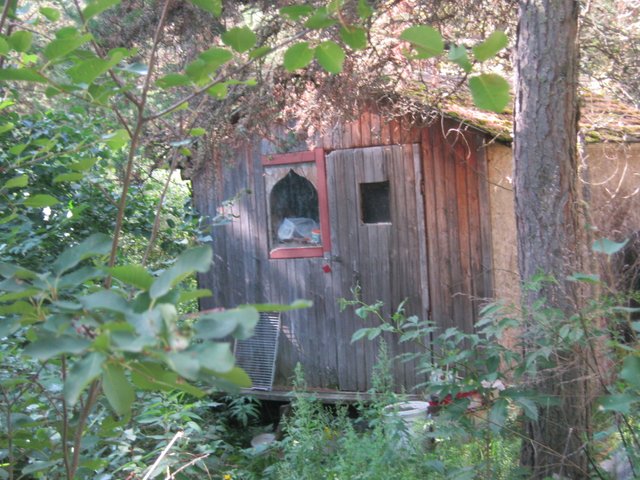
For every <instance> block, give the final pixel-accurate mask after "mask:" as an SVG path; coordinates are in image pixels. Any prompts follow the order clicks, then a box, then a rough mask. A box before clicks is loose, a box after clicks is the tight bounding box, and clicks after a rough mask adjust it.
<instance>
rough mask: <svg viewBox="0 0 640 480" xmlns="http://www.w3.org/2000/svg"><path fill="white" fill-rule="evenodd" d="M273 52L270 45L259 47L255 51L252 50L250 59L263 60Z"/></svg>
mask: <svg viewBox="0 0 640 480" xmlns="http://www.w3.org/2000/svg"><path fill="white" fill-rule="evenodd" d="M272 50H273V49H272V48H271V47H270V46H268V45H264V46H262V47H258V48H256V49H255V50H252V51H251V52H249V58H262V57H264V56H265V55H267V54H268V53H269V52H271V51H272Z"/></svg>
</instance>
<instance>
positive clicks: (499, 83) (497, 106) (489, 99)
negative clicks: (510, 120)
mask: <svg viewBox="0 0 640 480" xmlns="http://www.w3.org/2000/svg"><path fill="white" fill-rule="evenodd" d="M469 88H470V89H471V95H472V96H473V103H474V104H475V105H476V106H477V107H478V108H483V109H485V110H490V111H492V112H496V113H500V112H502V111H503V110H504V109H505V107H506V106H507V105H508V104H509V100H510V95H509V83H508V82H507V81H506V80H505V79H504V78H502V77H501V76H500V75H497V74H495V73H483V74H481V75H477V76H475V77H471V78H470V79H469Z"/></svg>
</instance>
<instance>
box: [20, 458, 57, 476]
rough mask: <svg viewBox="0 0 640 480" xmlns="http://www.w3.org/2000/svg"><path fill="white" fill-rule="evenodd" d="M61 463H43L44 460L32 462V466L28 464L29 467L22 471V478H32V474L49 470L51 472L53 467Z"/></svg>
mask: <svg viewBox="0 0 640 480" xmlns="http://www.w3.org/2000/svg"><path fill="white" fill-rule="evenodd" d="M58 463H60V460H58V461H43V460H36V461H35V462H32V463H30V464H28V465H27V466H25V467H24V468H23V469H22V476H27V477H28V476H30V475H31V474H32V473H36V472H40V471H42V470H49V471H51V467H54V466H56V464H58Z"/></svg>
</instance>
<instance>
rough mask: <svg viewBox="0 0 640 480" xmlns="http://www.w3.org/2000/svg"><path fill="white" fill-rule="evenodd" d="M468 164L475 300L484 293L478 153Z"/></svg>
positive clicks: (472, 284)
mask: <svg viewBox="0 0 640 480" xmlns="http://www.w3.org/2000/svg"><path fill="white" fill-rule="evenodd" d="M469 153H470V155H469V157H468V160H467V163H468V167H467V194H468V198H469V246H470V262H471V272H472V283H471V288H472V292H473V296H474V297H475V298H478V297H481V296H483V295H484V293H483V290H484V289H483V279H482V238H481V235H480V229H481V225H480V197H479V190H478V182H479V180H480V179H479V178H478V158H477V155H476V152H475V151H473V152H469ZM476 320H477V308H474V309H473V323H474V324H475V322H476Z"/></svg>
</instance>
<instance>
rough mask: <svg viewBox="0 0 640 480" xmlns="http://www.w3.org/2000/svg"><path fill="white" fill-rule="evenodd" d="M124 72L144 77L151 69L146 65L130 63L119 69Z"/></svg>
mask: <svg viewBox="0 0 640 480" xmlns="http://www.w3.org/2000/svg"><path fill="white" fill-rule="evenodd" d="M118 70H120V71H122V72H129V73H133V74H135V75H140V76H141V77H144V76H145V75H147V74H148V73H149V67H148V66H147V65H146V64H144V63H139V62H135V63H129V64H126V65H123V66H121V67H119V68H118Z"/></svg>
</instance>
